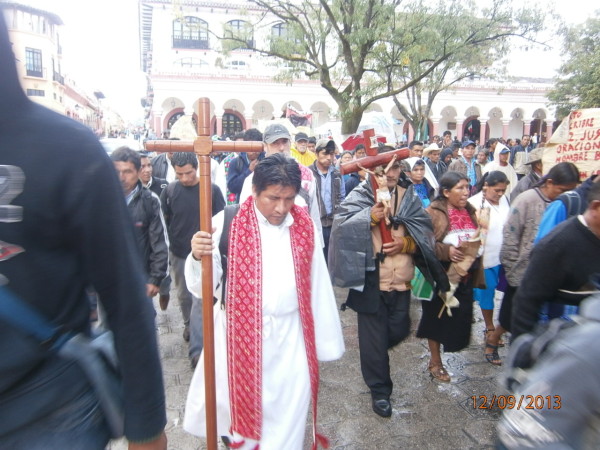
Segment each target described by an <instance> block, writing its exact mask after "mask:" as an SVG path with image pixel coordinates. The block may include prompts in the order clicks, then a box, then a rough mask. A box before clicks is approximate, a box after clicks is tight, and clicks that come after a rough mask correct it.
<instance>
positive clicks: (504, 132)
mask: <svg viewBox="0 0 600 450" xmlns="http://www.w3.org/2000/svg"><path fill="white" fill-rule="evenodd" d="M509 125H510V120H504V119H502V139H504V140H505V141H506V139H507V138H508V126H509Z"/></svg>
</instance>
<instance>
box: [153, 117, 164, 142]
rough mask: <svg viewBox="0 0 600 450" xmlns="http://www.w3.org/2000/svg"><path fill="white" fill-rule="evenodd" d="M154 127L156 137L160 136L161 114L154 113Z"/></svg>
mask: <svg viewBox="0 0 600 450" xmlns="http://www.w3.org/2000/svg"><path fill="white" fill-rule="evenodd" d="M152 128H154V134H155V136H156V137H157V138H160V136H162V132H163V129H162V114H155V115H154V126H153V127H152Z"/></svg>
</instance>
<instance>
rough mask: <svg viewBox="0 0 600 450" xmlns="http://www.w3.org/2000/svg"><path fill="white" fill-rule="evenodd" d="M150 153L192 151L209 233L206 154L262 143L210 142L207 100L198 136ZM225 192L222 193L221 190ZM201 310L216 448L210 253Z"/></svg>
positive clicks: (209, 428)
mask: <svg viewBox="0 0 600 450" xmlns="http://www.w3.org/2000/svg"><path fill="white" fill-rule="evenodd" d="M145 147H146V150H148V151H151V152H162V153H164V152H195V153H196V155H197V156H198V162H199V168H200V182H199V186H200V230H201V231H206V232H208V233H211V234H212V187H211V183H212V182H211V179H210V154H211V153H212V152H261V151H263V143H262V142H245V141H213V140H212V139H211V135H210V100H209V99H208V98H206V97H203V98H201V99H199V101H198V137H197V138H196V139H195V140H194V141H164V140H162V141H146V143H145ZM223 194H224V195H225V193H223ZM201 261H202V292H201V293H200V298H202V300H203V301H202V313H203V324H202V326H203V332H204V380H205V389H206V390H205V401H206V447H207V449H208V450H216V449H217V437H218V436H217V420H216V393H215V347H214V329H213V302H212V301H211V300H212V299H213V296H214V290H213V283H212V278H213V267H212V256H210V255H205V256H202V260H201Z"/></svg>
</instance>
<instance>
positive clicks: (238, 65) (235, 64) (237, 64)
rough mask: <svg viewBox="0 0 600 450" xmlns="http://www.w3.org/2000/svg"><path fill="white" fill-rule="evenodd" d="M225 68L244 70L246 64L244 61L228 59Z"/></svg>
mask: <svg viewBox="0 0 600 450" xmlns="http://www.w3.org/2000/svg"><path fill="white" fill-rule="evenodd" d="M225 68H226V69H229V70H246V69H247V68H248V65H247V64H246V61H228V62H227V63H225Z"/></svg>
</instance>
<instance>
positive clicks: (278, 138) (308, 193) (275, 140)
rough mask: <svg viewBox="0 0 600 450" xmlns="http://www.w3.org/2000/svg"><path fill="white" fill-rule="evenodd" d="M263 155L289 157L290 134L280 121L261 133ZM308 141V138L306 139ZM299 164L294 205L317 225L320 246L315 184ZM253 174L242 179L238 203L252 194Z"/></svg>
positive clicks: (312, 178) (308, 170) (305, 169)
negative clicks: (299, 173) (281, 154)
mask: <svg viewBox="0 0 600 450" xmlns="http://www.w3.org/2000/svg"><path fill="white" fill-rule="evenodd" d="M263 140H264V148H265V155H266V157H267V158H268V157H269V156H271V155H274V154H277V153H283V154H284V155H285V156H288V157H291V155H290V146H291V140H292V136H291V135H290V132H289V131H288V129H287V128H286V127H285V126H283V125H282V124H280V123H272V124H270V125H268V126H267V128H265V132H264V134H263ZM307 142H308V140H307ZM298 165H299V166H300V172H301V173H302V182H301V188H300V192H299V193H298V195H296V205H298V206H302V207H305V208H307V210H308V212H309V214H310V217H311V218H312V220H313V222H314V223H315V225H316V226H317V231H318V235H319V241H318V242H320V243H321V247H322V246H323V232H322V229H321V213H320V211H319V203H318V199H317V186H316V183H315V178H314V176H313V173H312V171H311V170H310V169H309V168H308V167H305V166H303V165H302V164H298ZM253 177H254V174H253V173H252V174H250V175H249V176H248V177H246V179H245V180H244V186H243V187H242V192H241V193H240V197H239V200H240V204H242V203H244V201H245V200H246V199H247V198H248V197H250V196H251V195H252V180H253Z"/></svg>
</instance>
